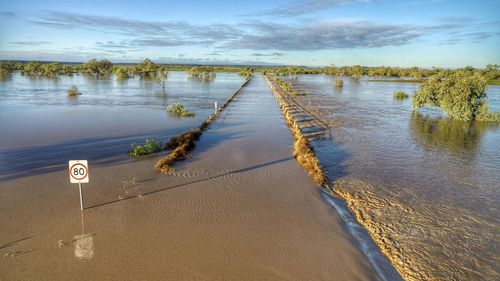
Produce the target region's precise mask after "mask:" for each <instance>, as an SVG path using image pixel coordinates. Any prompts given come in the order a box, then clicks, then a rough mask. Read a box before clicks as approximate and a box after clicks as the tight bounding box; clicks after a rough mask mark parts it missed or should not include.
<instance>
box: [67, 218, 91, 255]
mask: <svg viewBox="0 0 500 281" xmlns="http://www.w3.org/2000/svg"><path fill="white" fill-rule="evenodd" d="M81 219H82V234H77V235H75V236H74V237H73V239H72V241H73V245H74V247H75V257H77V258H78V259H85V260H89V259H91V258H93V257H94V235H95V234H88V233H87V234H85V220H84V216H83V211H82V212H81Z"/></svg>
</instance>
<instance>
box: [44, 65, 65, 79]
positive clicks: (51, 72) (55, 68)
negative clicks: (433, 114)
mask: <svg viewBox="0 0 500 281" xmlns="http://www.w3.org/2000/svg"><path fill="white" fill-rule="evenodd" d="M61 71H62V65H61V63H59V62H53V63H49V64H42V65H41V72H42V75H43V76H47V77H56V76H57V75H59V74H60V73H61Z"/></svg>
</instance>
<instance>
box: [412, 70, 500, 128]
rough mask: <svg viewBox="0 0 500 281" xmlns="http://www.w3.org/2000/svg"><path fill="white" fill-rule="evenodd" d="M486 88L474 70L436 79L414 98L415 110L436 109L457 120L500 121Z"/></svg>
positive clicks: (432, 79) (427, 82)
mask: <svg viewBox="0 0 500 281" xmlns="http://www.w3.org/2000/svg"><path fill="white" fill-rule="evenodd" d="M486 84H487V82H486V79H485V78H484V77H483V76H481V74H480V73H478V72H476V71H474V70H471V69H464V70H461V71H458V72H455V73H453V74H451V75H450V76H449V77H447V78H444V77H442V76H441V75H433V76H431V77H429V79H428V80H427V81H425V82H424V83H422V85H421V86H420V89H419V90H418V92H417V93H416V94H415V95H413V108H415V109H418V108H420V107H423V106H425V105H430V106H436V107H439V108H441V110H443V111H444V112H445V113H446V114H448V116H449V117H450V118H452V119H456V120H463V121H470V120H479V121H500V115H499V113H498V112H491V111H489V109H488V104H487V102H486V99H487V96H486Z"/></svg>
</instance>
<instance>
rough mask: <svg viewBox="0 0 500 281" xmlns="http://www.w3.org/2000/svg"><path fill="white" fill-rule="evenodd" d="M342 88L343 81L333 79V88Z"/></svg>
mask: <svg viewBox="0 0 500 281" xmlns="http://www.w3.org/2000/svg"><path fill="white" fill-rule="evenodd" d="M342 87H344V81H343V80H342V79H340V78H337V79H335V88H342Z"/></svg>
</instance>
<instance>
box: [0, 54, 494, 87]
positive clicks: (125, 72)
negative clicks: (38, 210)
mask: <svg viewBox="0 0 500 281" xmlns="http://www.w3.org/2000/svg"><path fill="white" fill-rule="evenodd" d="M174 70H183V71H188V73H189V74H190V76H191V77H193V78H199V79H200V80H206V81H209V80H212V78H213V77H214V76H215V73H216V72H238V73H240V74H241V75H242V76H249V75H251V74H252V73H253V72H255V71H258V72H262V73H264V74H265V73H274V74H276V75H280V76H288V75H291V76H296V75H298V74H328V75H334V76H350V77H353V78H355V79H359V78H361V77H362V76H368V77H380V78H384V77H387V78H409V79H414V80H415V81H416V82H422V81H421V80H424V79H426V78H428V77H430V76H433V75H436V74H439V75H441V76H444V77H447V76H451V75H452V74H453V73H456V72H458V71H461V70H467V71H472V72H474V73H478V74H480V75H481V76H483V77H485V78H486V79H487V80H490V81H491V80H499V79H500V66H499V65H497V64H487V65H486V66H485V67H484V68H482V69H480V68H474V67H471V66H466V67H464V68H460V69H444V68H431V69H427V68H419V67H409V68H405V67H390V66H379V67H366V66H360V65H354V66H329V67H302V66H280V67H262V66H260V67H248V66H192V65H166V64H157V63H154V62H153V61H152V60H150V59H148V58H146V59H144V60H143V61H142V62H140V63H138V64H130V65H128V64H127V65H123V64H119V65H113V64H112V63H111V62H110V61H109V60H107V59H101V60H97V59H91V60H89V61H87V62H85V63H82V64H63V63H60V62H51V63H43V62H37V61H31V62H27V63H22V62H12V61H2V62H0V78H4V79H5V78H8V77H10V75H11V74H12V73H13V72H15V71H20V72H21V73H22V74H26V75H30V76H35V77H57V76H58V75H73V74H76V73H82V74H88V75H93V76H95V77H107V76H109V75H111V74H114V75H116V78H117V79H119V80H125V79H128V78H131V77H135V76H139V77H141V78H150V79H153V78H155V77H156V76H157V75H159V74H158V73H160V74H161V73H164V72H167V71H174Z"/></svg>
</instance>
